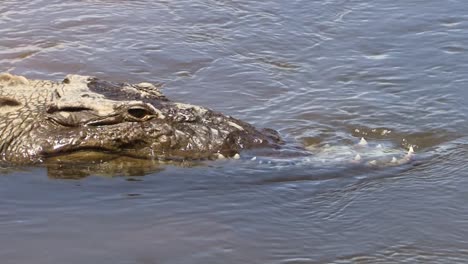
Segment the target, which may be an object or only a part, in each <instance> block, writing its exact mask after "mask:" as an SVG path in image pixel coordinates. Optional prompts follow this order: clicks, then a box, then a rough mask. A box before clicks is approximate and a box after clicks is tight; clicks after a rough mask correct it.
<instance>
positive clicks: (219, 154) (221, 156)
mask: <svg viewBox="0 0 468 264" xmlns="http://www.w3.org/2000/svg"><path fill="white" fill-rule="evenodd" d="M225 158H226V157H224V155H223V154H221V153H218V159H225Z"/></svg>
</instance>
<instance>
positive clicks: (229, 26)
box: [0, 0, 468, 264]
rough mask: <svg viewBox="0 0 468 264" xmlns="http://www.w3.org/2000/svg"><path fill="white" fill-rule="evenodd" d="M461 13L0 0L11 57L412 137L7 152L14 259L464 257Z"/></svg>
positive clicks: (233, 108)
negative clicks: (169, 161) (107, 152)
mask: <svg viewBox="0 0 468 264" xmlns="http://www.w3.org/2000/svg"><path fill="white" fill-rule="evenodd" d="M467 13H468V7H467V5H466V3H465V2H463V1H461V0H459V1H457V0H452V1H444V2H440V1H434V0H430V1H403V0H396V1H364V0H354V1H349V0H348V1H346V0H341V1H340V0H330V1H306V0H298V1H280V0H276V1H243V0H239V1H221V0H218V1H216V0H191V1H182V0H181V1H149V0H139V1H124V0H121V1H117V0H81V1H78V0H76V1H58V0H49V1H45V0H31V1H27V2H25V1H18V0H4V1H2V4H1V5H0V71H9V72H12V73H15V74H21V75H26V76H28V77H30V78H42V79H53V80H60V79H62V78H63V77H64V76H65V75H66V74H69V73H78V74H85V75H94V76H98V77H101V78H105V79H110V80H114V81H127V82H142V81H147V82H158V83H165V88H164V92H165V93H166V94H167V95H168V97H169V98H172V99H174V100H176V101H183V102H190V103H193V104H200V105H205V106H208V107H210V108H212V109H215V110H218V111H221V112H224V113H227V114H230V115H233V116H235V117H238V118H240V119H243V120H246V121H249V122H251V123H253V124H254V125H256V126H258V127H271V128H274V129H276V130H278V131H279V132H280V133H281V134H282V136H283V137H284V138H285V139H286V140H287V142H288V144H292V145H294V144H298V145H311V144H315V145H317V146H324V145H326V144H329V145H330V146H341V147H343V146H344V147H346V146H352V145H353V144H356V143H357V142H358V141H359V139H360V138H361V137H365V138H366V139H367V140H368V141H369V142H372V144H383V145H385V146H389V147H391V148H393V149H396V150H401V151H402V152H404V151H405V150H406V149H408V147H409V146H413V147H414V148H415V151H416V156H415V160H414V161H413V162H411V163H409V164H403V165H401V166H392V167H384V168H382V167H379V168H374V167H372V166H364V165H363V166H356V165H353V164H349V163H345V162H342V160H340V161H337V160H333V159H332V161H331V162H329V160H324V161H320V160H314V159H311V160H309V162H307V161H305V160H281V161H276V160H273V162H271V163H268V161H271V159H272V158H271V157H267V158H265V159H264V160H263V161H264V162H262V163H260V161H262V159H260V158H259V159H257V160H255V161H252V160H250V158H243V159H241V160H227V161H218V162H209V163H207V164H202V165H197V166H172V165H166V166H161V167H158V168H151V169H148V170H144V169H143V170H140V171H135V170H134V168H133V169H132V170H130V171H129V172H128V171H127V172H125V171H121V172H120V174H127V175H129V174H134V175H133V176H126V177H123V176H121V177H118V176H115V175H114V177H109V176H98V175H96V174H99V173H97V172H93V170H90V172H89V173H88V174H89V175H91V176H89V177H84V178H83V176H87V175H76V176H77V177H75V178H77V179H73V180H71V179H60V178H63V177H60V175H63V170H65V169H64V168H56V167H55V168H53V167H49V168H44V167H42V168H21V169H18V168H10V169H2V173H1V174H2V175H0V200H1V203H0V258H1V259H2V263H6V264H9V263H38V264H40V263H86V262H88V263H122V264H123V263H125V264H126V263H288V264H289V263H401V262H407V263H417V262H419V263H457V262H458V263H465V262H466V261H467V259H468V250H467V248H468V231H467V230H468V208H467V207H466V199H467V198H468V196H467V195H466V189H467V188H468V178H467V177H466V176H468V175H467V166H466V160H468V125H467V121H466V120H467V117H466V113H467V111H468V106H467V104H466V102H467V99H468V88H467V86H468V80H467V78H466V73H467V72H468V54H467V52H468V50H467V48H466V47H467V46H468V17H467V15H466V14H467ZM243 156H244V157H247V156H248V154H243ZM350 159H352V157H350ZM97 171H99V169H98V170H97ZM101 174H106V173H101ZM107 174H113V173H112V172H111V173H107ZM141 174H143V175H145V176H135V175H141ZM78 178H80V179H78Z"/></svg>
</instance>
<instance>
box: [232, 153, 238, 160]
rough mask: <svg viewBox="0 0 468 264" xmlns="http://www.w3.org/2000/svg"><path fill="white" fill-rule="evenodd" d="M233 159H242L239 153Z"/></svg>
mask: <svg viewBox="0 0 468 264" xmlns="http://www.w3.org/2000/svg"><path fill="white" fill-rule="evenodd" d="M232 158H233V159H240V155H239V153H236V155H234V156H233V157H232Z"/></svg>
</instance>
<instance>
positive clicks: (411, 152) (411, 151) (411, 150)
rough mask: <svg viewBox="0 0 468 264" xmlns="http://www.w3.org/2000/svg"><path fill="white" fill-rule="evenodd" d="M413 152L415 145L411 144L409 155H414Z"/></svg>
mask: <svg viewBox="0 0 468 264" xmlns="http://www.w3.org/2000/svg"><path fill="white" fill-rule="evenodd" d="M412 154H414V149H413V146H411V147H410V148H409V150H408V155H412Z"/></svg>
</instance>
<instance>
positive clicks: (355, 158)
mask: <svg viewBox="0 0 468 264" xmlns="http://www.w3.org/2000/svg"><path fill="white" fill-rule="evenodd" d="M361 159H362V158H361V155H359V154H356V157H354V161H360V160H361Z"/></svg>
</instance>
